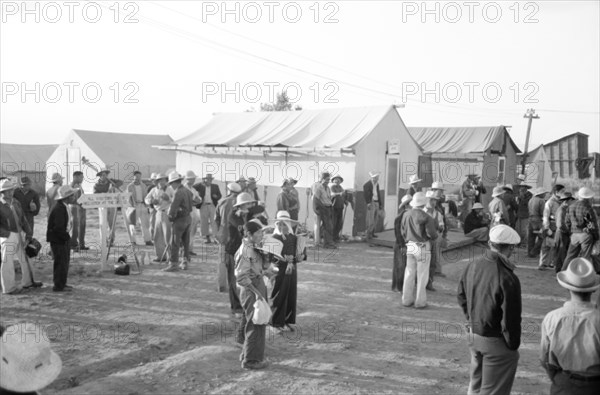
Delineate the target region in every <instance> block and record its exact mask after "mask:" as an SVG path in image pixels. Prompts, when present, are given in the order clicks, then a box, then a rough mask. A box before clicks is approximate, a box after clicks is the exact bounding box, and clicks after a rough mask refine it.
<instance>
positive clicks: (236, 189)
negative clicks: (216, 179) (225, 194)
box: [227, 182, 242, 193]
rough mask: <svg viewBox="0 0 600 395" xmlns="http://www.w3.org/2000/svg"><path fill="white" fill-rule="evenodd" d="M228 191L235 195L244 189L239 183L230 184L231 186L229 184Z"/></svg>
mask: <svg viewBox="0 0 600 395" xmlns="http://www.w3.org/2000/svg"><path fill="white" fill-rule="evenodd" d="M227 189H228V190H229V191H230V192H233V193H240V192H242V187H241V186H240V184H238V183H237V182H230V183H229V184H227Z"/></svg>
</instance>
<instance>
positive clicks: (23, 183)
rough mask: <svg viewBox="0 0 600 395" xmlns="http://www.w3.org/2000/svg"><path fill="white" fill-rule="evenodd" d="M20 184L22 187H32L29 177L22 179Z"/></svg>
mask: <svg viewBox="0 0 600 395" xmlns="http://www.w3.org/2000/svg"><path fill="white" fill-rule="evenodd" d="M19 184H21V186H24V185H31V178H29V177H21V180H20V181H19Z"/></svg>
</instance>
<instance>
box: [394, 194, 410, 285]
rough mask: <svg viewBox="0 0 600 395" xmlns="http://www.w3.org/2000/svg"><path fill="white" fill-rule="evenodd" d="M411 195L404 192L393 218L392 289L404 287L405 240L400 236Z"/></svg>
mask: <svg viewBox="0 0 600 395" xmlns="http://www.w3.org/2000/svg"><path fill="white" fill-rule="evenodd" d="M411 200H412V196H411V195H409V194H406V195H404V196H403V197H402V200H401V202H400V206H399V207H398V215H397V216H396V219H395V220H394V234H395V236H396V243H395V244H394V264H393V266H392V291H398V292H402V290H403V287H404V271H405V270H406V240H404V236H402V218H403V217H404V215H405V214H406V213H407V211H408V210H409V209H410V206H409V203H410V201H411Z"/></svg>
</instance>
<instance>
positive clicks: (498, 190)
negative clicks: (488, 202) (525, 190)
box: [492, 187, 506, 197]
mask: <svg viewBox="0 0 600 395" xmlns="http://www.w3.org/2000/svg"><path fill="white" fill-rule="evenodd" d="M505 192H506V191H505V190H504V188H503V187H494V190H493V191H492V197H496V196H500V195H502V194H503V193H505Z"/></svg>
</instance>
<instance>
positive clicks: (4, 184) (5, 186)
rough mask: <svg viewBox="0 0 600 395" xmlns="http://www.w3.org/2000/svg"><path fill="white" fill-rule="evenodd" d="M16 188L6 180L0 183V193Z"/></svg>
mask: <svg viewBox="0 0 600 395" xmlns="http://www.w3.org/2000/svg"><path fill="white" fill-rule="evenodd" d="M16 187H17V186H16V185H15V184H14V183H13V182H12V181H11V180H9V179H8V178H5V179H4V180H2V181H0V192H4V191H8V190H11V189H15V188H16Z"/></svg>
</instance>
